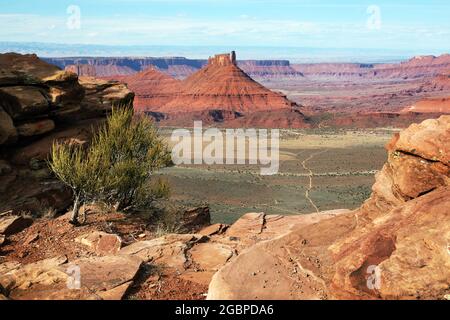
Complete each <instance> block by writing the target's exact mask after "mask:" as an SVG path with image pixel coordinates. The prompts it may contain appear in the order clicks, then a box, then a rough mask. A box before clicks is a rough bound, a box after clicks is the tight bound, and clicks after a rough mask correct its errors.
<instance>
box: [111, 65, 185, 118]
mask: <svg viewBox="0 0 450 320" xmlns="http://www.w3.org/2000/svg"><path fill="white" fill-rule="evenodd" d="M111 79H117V80H120V81H123V82H126V83H127V85H128V87H129V88H130V89H132V90H133V92H134V93H135V94H136V99H135V101H134V108H135V110H137V111H145V110H158V109H159V108H161V107H162V106H164V105H165V104H167V103H168V102H169V101H171V100H172V99H173V98H174V96H175V95H176V94H178V93H179V92H180V91H181V81H179V80H176V79H174V78H172V77H170V76H168V75H167V74H164V73H162V72H160V71H158V70H156V69H155V68H153V67H150V68H148V69H146V70H144V71H142V72H139V73H136V74H134V75H132V76H123V77H111Z"/></svg>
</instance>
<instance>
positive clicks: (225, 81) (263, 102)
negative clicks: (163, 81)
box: [156, 53, 295, 113]
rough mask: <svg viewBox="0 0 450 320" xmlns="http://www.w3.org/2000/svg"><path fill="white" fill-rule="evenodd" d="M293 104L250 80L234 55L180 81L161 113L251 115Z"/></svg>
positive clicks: (219, 57) (220, 58) (212, 60)
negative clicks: (171, 98) (240, 113)
mask: <svg viewBox="0 0 450 320" xmlns="http://www.w3.org/2000/svg"><path fill="white" fill-rule="evenodd" d="M294 105H295V104H294V103H292V102H291V101H289V100H288V99H287V98H286V97H285V96H283V95H281V94H279V93H276V92H273V91H270V90H269V89H267V88H265V87H264V86H262V85H261V84H259V83H257V82H256V81H254V80H253V79H252V78H250V77H249V76H248V75H247V74H246V73H245V72H244V71H242V70H241V69H240V68H239V67H238V66H237V65H236V59H235V56H234V55H233V53H232V54H231V55H228V54H223V55H217V56H215V57H213V58H210V60H209V61H208V65H207V66H206V67H204V68H203V69H201V70H200V71H198V72H196V73H195V74H193V75H192V76H190V77H189V78H187V79H186V80H184V81H183V83H182V89H181V92H180V94H178V95H177V96H176V97H175V98H174V99H173V100H171V101H170V102H168V103H167V104H166V105H164V106H163V107H161V108H160V109H159V110H156V111H160V112H165V113H174V112H193V111H204V110H214V109H217V110H226V111H237V112H243V113H246V112H254V111H262V110H265V111H267V110H279V109H288V108H291V107H293V106H294Z"/></svg>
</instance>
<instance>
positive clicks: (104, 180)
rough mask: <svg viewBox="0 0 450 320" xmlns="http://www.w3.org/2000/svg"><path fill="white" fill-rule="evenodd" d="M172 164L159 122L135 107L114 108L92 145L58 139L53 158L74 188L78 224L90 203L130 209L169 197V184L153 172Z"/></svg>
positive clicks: (53, 164) (56, 168) (57, 169)
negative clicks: (85, 205) (80, 215)
mask: <svg viewBox="0 0 450 320" xmlns="http://www.w3.org/2000/svg"><path fill="white" fill-rule="evenodd" d="M170 163H171V157H170V152H169V149H168V147H167V145H166V144H165V143H164V141H163V139H162V138H161V137H160V136H159V133H158V130H157V128H156V127H155V126H154V124H153V122H152V121H151V120H149V119H148V118H147V117H145V116H141V115H133V109H132V107H115V108H113V110H112V113H111V115H110V116H109V117H108V119H107V122H106V123H105V124H104V125H102V126H101V127H100V128H99V130H98V131H96V133H95V134H94V136H93V138H92V141H91V143H90V145H89V147H87V148H86V147H83V146H80V145H73V144H68V143H58V142H55V143H54V144H53V148H52V152H51V159H50V160H49V166H50V168H51V170H52V171H53V172H54V174H55V175H56V177H57V178H58V179H60V180H61V181H62V182H63V183H64V184H66V185H67V186H69V187H70V188H71V189H72V191H73V210H72V216H71V220H70V222H71V223H72V224H75V225H76V224H79V211H80V207H81V206H82V205H83V204H84V203H86V201H102V202H105V203H107V204H109V205H114V206H116V208H117V209H118V210H124V211H125V210H131V209H133V208H134V207H136V206H151V204H152V202H153V201H154V200H156V199H158V198H162V197H166V196H167V194H168V191H169V188H168V185H167V184H166V183H164V182H162V181H157V182H156V183H154V182H153V181H151V176H152V175H153V173H154V172H155V171H157V170H158V169H160V168H163V167H166V166H168V165H169V164H170Z"/></svg>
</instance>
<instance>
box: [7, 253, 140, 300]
mask: <svg viewBox="0 0 450 320" xmlns="http://www.w3.org/2000/svg"><path fill="white" fill-rule="evenodd" d="M140 266H141V261H140V260H139V259H137V258H134V257H131V256H105V257H88V258H81V259H78V260H75V261H72V262H70V263H67V258H66V257H64V256H63V257H55V258H52V259H46V260H42V261H39V262H36V263H32V264H28V265H23V266H22V265H20V264H19V265H16V266H11V267H9V270H8V271H6V272H5V271H2V268H1V265H0V285H2V286H3V287H4V288H5V290H6V291H7V293H8V297H9V298H11V299H13V300H29V299H35V300H41V299H47V300H93V299H94V300H99V299H108V300H120V299H122V298H123V296H124V294H125V293H126V291H127V289H128V288H129V286H130V285H131V284H132V283H133V279H134V278H135V276H136V275H137V273H138V271H139V268H140Z"/></svg>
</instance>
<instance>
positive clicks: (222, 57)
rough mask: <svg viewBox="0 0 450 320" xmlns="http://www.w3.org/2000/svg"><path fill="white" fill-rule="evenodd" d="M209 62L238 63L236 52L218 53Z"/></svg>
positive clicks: (222, 64) (219, 63) (226, 64)
mask: <svg viewBox="0 0 450 320" xmlns="http://www.w3.org/2000/svg"><path fill="white" fill-rule="evenodd" d="M208 64H209V65H217V66H229V65H236V52H234V51H231V53H222V54H216V55H215V56H214V57H210V58H209V59H208Z"/></svg>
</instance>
